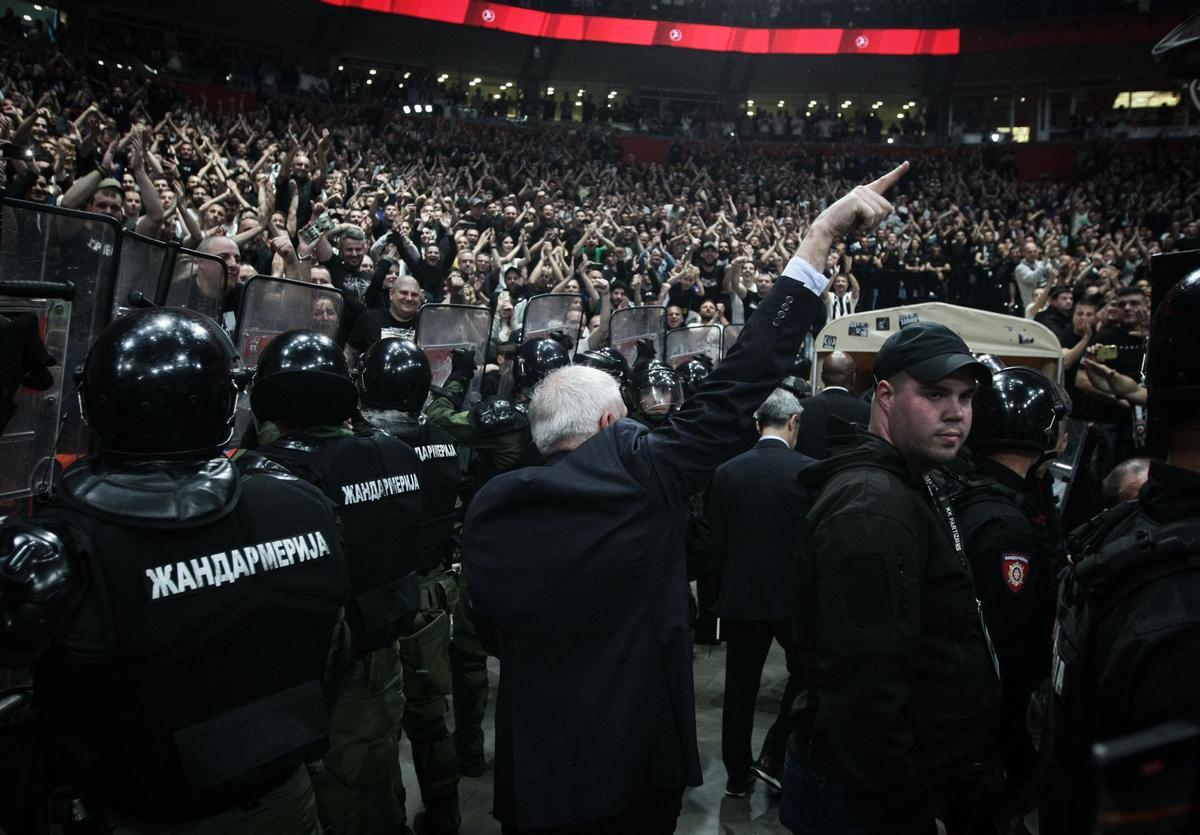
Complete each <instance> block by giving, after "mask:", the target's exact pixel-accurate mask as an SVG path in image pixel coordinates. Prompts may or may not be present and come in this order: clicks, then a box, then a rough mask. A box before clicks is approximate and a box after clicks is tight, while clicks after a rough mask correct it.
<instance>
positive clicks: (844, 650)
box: [809, 497, 934, 835]
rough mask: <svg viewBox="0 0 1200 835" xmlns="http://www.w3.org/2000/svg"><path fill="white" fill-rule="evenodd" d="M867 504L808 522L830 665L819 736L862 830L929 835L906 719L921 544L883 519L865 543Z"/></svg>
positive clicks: (822, 650) (924, 793) (822, 641)
mask: <svg viewBox="0 0 1200 835" xmlns="http://www.w3.org/2000/svg"><path fill="white" fill-rule="evenodd" d="M823 498H825V497H823ZM822 504H825V502H822ZM866 504H869V503H868V502H860V503H856V504H854V505H852V509H851V510H848V511H847V510H844V511H843V512H840V513H838V512H835V513H834V514H833V515H831V516H827V517H822V516H821V515H819V508H818V509H815V510H814V511H813V514H812V515H810V517H809V518H810V523H813V524H815V527H814V529H813V535H814V546H815V547H814V548H813V553H812V560H813V565H814V569H815V570H814V575H815V581H816V605H817V609H818V616H817V622H818V623H819V624H820V629H819V630H817V635H816V636H815V640H816V642H817V646H818V655H819V656H820V657H821V658H822V659H823V661H824V665H823V667H822V670H821V675H820V679H819V684H818V688H817V702H818V705H819V708H818V715H817V720H816V722H817V724H816V729H815V731H814V734H815V736H816V737H817V738H818V739H820V740H822V741H823V745H822V748H823V749H828V756H829V757H830V758H831V759H832V762H833V765H834V769H833V770H834V772H835V774H837V775H839V776H840V778H841V779H843V780H844V781H845V783H846V796H847V804H848V806H849V809H850V812H851V817H852V818H853V819H854V820H855V822H856V823H857V824H859V825H860V826H862V827H863V828H864V829H866V830H867V831H869V832H872V833H887V835H902V834H903V835H909V833H914V835H915V833H923V834H924V833H931V832H933V829H934V823H933V808H932V801H931V798H930V795H929V792H928V790H927V788H926V787H925V786H924V785H923V784H922V781H921V780H920V778H919V777H918V773H919V772H918V768H917V765H916V752H915V750H914V749H915V735H914V732H913V729H912V727H911V726H910V724H909V722H908V721H907V719H906V712H907V711H909V710H911V709H912V708H913V705H912V699H913V692H912V691H913V683H912V681H911V679H910V675H911V672H910V671H911V670H912V668H913V663H914V659H915V656H916V655H917V652H918V642H919V640H920V632H921V599H920V583H919V578H920V576H921V567H922V562H923V561H922V559H921V557H920V551H921V544H920V543H919V542H918V541H917V537H916V536H915V535H914V533H913V532H912V531H911V530H910V529H909V527H908V526H907V525H906V524H904V523H903V522H902V521H901V520H899V519H895V518H893V517H891V516H887V515H882V514H880V515H877V516H874V517H873V518H872V519H871V531H870V534H869V535H866V536H864V532H863V530H862V513H863V512H864V505H866ZM876 504H877V503H876ZM834 506H841V507H843V508H845V505H844V504H843V503H841V502H835V503H834Z"/></svg>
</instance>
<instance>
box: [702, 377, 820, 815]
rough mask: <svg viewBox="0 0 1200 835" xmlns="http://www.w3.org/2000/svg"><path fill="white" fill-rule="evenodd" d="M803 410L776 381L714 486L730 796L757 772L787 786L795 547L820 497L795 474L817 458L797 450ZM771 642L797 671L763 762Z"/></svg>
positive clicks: (796, 683)
mask: <svg viewBox="0 0 1200 835" xmlns="http://www.w3.org/2000/svg"><path fill="white" fill-rule="evenodd" d="M801 412H802V409H801V408H800V401H798V400H797V399H796V396H795V395H794V394H792V393H791V392H790V391H787V390H786V389H782V388H777V389H775V391H774V392H772V394H771V396H770V397H768V398H767V400H766V402H764V403H763V404H762V406H760V407H759V409H758V411H757V412H755V414H754V417H755V418H756V420H757V427H758V432H759V435H760V436H761V437H760V438H759V440H758V443H757V444H755V446H754V448H753V449H751V450H749V451H748V452H744V453H742V454H741V455H739V456H737V457H736V458H734V459H732V460H730V461H728V462H726V463H725V464H722V465H721V466H720V467H718V468H717V472H716V475H715V476H714V477H713V486H712V492H711V493H710V494H709V504H708V506H709V521H710V524H711V526H712V532H713V543H714V548H715V553H716V555H717V571H718V576H719V577H720V587H719V594H718V597H717V616H718V617H719V618H721V634H722V637H723V638H724V639H725V642H726V643H725V646H726V650H725V703H724V708H723V709H722V711H721V758H722V759H723V760H724V762H725V772H726V775H727V777H728V780H727V781H726V783H725V794H726V795H728V796H730V797H745V796H746V795H747V794H749V793H750V791H751V790H753V788H754V779H755V776H756V775H757V776H758V778H759V779H761V780H762V781H763V782H765V783H766V784H767V785H769V786H771V787H772V788H774V789H776V790H777V791H778V790H779V788H780V781H781V780H782V777H783V760H784V755H785V753H786V748H787V736H788V719H789V715H790V713H791V706H792V702H793V701H795V699H796V696H797V694H798V693H799V692H800V689H801V687H802V686H803V682H802V675H801V669H800V656H799V653H798V651H797V649H796V646H795V641H794V639H793V636H792V618H793V616H794V615H795V604H796V593H797V588H796V548H797V547H800V545H801V543H800V541H799V540H800V532H801V531H802V530H803V527H804V526H803V519H804V514H805V513H807V511H808V507H809V504H810V503H811V501H810V498H809V497H808V495H807V492H806V491H805V490H804V489H803V488H801V487H800V484H799V481H798V479H797V477H796V476H797V473H798V472H799V471H800V469H801V468H803V467H805V466H807V465H808V464H811V463H813V459H811V458H809V457H808V456H807V455H801V454H799V453H796V452H794V451H793V449H794V448H795V446H796V438H797V435H799V433H800V420H801V417H800V416H801ZM772 641H778V642H779V645H780V646H781V647H783V651H784V653H785V655H786V658H787V671H788V680H787V685H786V686H785V687H784V691H783V699H782V700H781V703H780V706H779V712H778V716H776V718H775V723H774V724H773V725H772V726H771V729H770V730H769V731H768V732H767V738H766V739H765V740H764V741H763V745H762V749H761V754H760V756H759V758H758V760H757V761H756V760H754V759H752V757H751V736H752V734H753V732H754V708H755V703H756V702H757V700H758V688H759V680H760V678H761V676H762V670H763V664H764V663H765V662H766V660H767V653H768V652H769V651H770V649H771V642H772Z"/></svg>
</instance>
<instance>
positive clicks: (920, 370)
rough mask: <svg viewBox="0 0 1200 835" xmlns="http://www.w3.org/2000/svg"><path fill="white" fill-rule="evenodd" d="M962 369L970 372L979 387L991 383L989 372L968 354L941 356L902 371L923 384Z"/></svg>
mask: <svg viewBox="0 0 1200 835" xmlns="http://www.w3.org/2000/svg"><path fill="white" fill-rule="evenodd" d="M963 369H967V370H969V371H971V373H972V374H973V375H974V377H975V380H976V382H978V383H979V384H980V385H985V384H987V383H989V382H991V379H992V372H991V370H990V369H989V368H988V367H987V366H986V365H984V364H983V363H982V362H980V361H979V360H977V359H975V357H973V356H971V355H970V354H941V355H939V356H936V357H930V358H929V359H927V360H922V361H921V362H918V363H916V364H915V365H910V366H909V367H908V368H906V369H904V370H905V371H907V372H908V373H909V375H911V376H912V377H915V378H916V379H918V380H920V381H921V382H923V383H933V382H936V381H938V380H941V379H944V378H946V377H949V376H950V375H951V374H954V373H955V372H957V371H962V370H963Z"/></svg>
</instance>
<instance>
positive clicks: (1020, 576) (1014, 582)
mask: <svg viewBox="0 0 1200 835" xmlns="http://www.w3.org/2000/svg"><path fill="white" fill-rule="evenodd" d="M1000 558H1001V565H1002V566H1003V570H1004V583H1005V585H1007V586H1008V588H1009V591H1011V592H1012V593H1013V594H1017V593H1019V592H1020V591H1021V589H1023V588H1025V580H1026V578H1027V577H1028V575H1029V557H1027V556H1026V555H1025V554H1001V555H1000Z"/></svg>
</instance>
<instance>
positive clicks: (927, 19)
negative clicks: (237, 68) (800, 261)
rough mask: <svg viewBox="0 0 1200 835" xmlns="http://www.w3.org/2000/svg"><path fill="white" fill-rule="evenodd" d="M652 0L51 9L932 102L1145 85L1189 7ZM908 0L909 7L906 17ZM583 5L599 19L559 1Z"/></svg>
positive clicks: (1108, 1)
mask: <svg viewBox="0 0 1200 835" xmlns="http://www.w3.org/2000/svg"><path fill="white" fill-rule="evenodd" d="M655 5H656V7H657V15H658V17H657V18H656V19H649V18H648V17H647V15H649V14H650V11H649V9H650V6H651V4H650V3H644V2H635V1H634V0H613V1H612V2H605V0H590V2H586V3H585V2H580V0H575V2H565V1H564V0H558V1H557V2H555V0H541V2H525V3H523V4H522V5H521V6H517V5H513V4H506V3H491V2H486V0H294V2H280V0H268V1H267V2H257V3H252V4H247V3H240V2H236V0H213V2H210V3H206V4H162V3H156V2H153V0H121V1H120V2H117V1H116V0H99V1H98V2H87V3H85V2H80V0H64V2H63V3H61V4H60V8H62V9H63V10H68V9H70V10H71V11H72V18H73V20H72V22H73V26H74V28H75V31H76V32H77V33H78V32H79V30H80V29H81V28H84V29H86V20H87V19H88V18H91V17H95V16H98V15H106V16H110V17H116V18H118V19H121V18H125V19H137V20H146V21H157V22H158V23H159V24H162V25H167V26H178V27H190V28H193V29H200V30H203V31H205V32H208V33H211V36H213V37H228V38H229V39H230V40H231V41H233V42H237V41H248V40H255V41H258V42H266V43H270V44H276V45H278V47H279V48H280V49H281V50H288V51H295V50H297V49H299V50H301V51H303V52H304V53H306V54H309V55H312V56H313V58H314V60H319V59H320V57H321V56H327V61H328V60H333V61H337V60H346V61H351V62H359V63H371V62H377V63H378V64H380V65H385V66H386V65H399V64H415V65H419V66H426V67H430V68H439V69H443V70H445V71H447V72H452V73H453V72H459V73H462V74H465V75H467V76H473V75H477V74H488V75H493V76H497V77H506V78H512V79H519V82H520V83H523V84H524V83H528V84H530V85H535V84H545V83H546V82H547V81H549V80H552V79H556V80H564V81H568V82H579V83H585V82H603V83H605V84H610V85H613V86H616V87H621V88H624V89H629V90H635V89H647V88H649V89H654V90H672V91H691V92H693V93H696V94H703V95H705V96H711V97H713V98H716V99H728V100H730V101H736V100H740V99H743V98H744V97H745V95H746V94H747V93H750V92H754V93H759V94H762V95H763V96H764V97H765V98H770V97H774V96H775V95H776V94H783V93H785V92H794V91H796V90H811V91H822V92H827V93H829V94H830V95H831V96H836V95H840V94H844V93H852V92H856V91H860V90H861V91H871V92H873V93H878V94H880V95H884V94H889V93H890V94H895V95H897V96H905V97H908V96H913V97H929V98H932V97H947V96H953V95H958V94H965V93H973V92H979V93H981V92H985V91H992V90H1008V89H1010V90H1011V91H1012V92H1013V93H1014V95H1015V94H1016V92H1017V91H1018V90H1025V89H1029V90H1033V89H1035V88H1042V89H1052V88H1053V89H1059V88H1061V89H1066V87H1067V86H1070V87H1073V88H1087V87H1106V88H1107V87H1111V88H1113V89H1139V88H1143V87H1147V86H1148V85H1149V86H1150V87H1153V86H1155V85H1159V86H1161V85H1163V84H1164V83H1166V77H1165V74H1164V72H1163V71H1162V69H1161V68H1160V67H1158V66H1157V65H1156V64H1155V62H1154V60H1153V59H1152V57H1151V47H1152V46H1153V45H1154V43H1156V42H1157V41H1158V40H1159V39H1161V38H1162V37H1163V36H1164V35H1165V34H1166V33H1167V32H1168V31H1170V30H1171V29H1172V28H1173V27H1175V26H1176V25H1178V24H1179V23H1180V22H1181V21H1183V20H1184V18H1185V17H1186V16H1187V14H1188V12H1189V8H1188V5H1187V4H1183V3H1179V2H1175V0H1145V2H1143V3H1142V4H1140V5H1139V6H1136V7H1131V6H1130V4H1128V3H1124V2H1118V0H1095V2H1082V0H1080V2H1074V0H1064V2H1060V3H1053V4H1051V3H1047V2H1034V0H1012V2H1007V3H986V4H985V3H977V2H975V1H974V0H967V2H962V3H950V2H944V3H943V2H930V3H924V4H910V3H899V2H891V0H855V2H852V3H828V2H822V0H817V1H816V2H812V3H783V4H782V7H783V8H785V9H788V10H791V12H792V18H791V19H790V20H788V21H787V25H778V26H774V25H772V26H763V25H761V24H762V22H763V21H761V20H758V19H757V18H754V17H753V16H752V15H750V14H749V13H746V14H745V15H744V16H743V17H741V18H739V17H738V15H739V14H740V13H741V11H740V10H741V9H742V8H743V7H746V8H749V7H750V6H751V5H754V4H748V3H742V2H741V0H732V2H731V3H729V4H725V3H722V4H709V5H710V6H713V7H722V8H725V7H728V8H727V9H726V11H725V12H723V14H724V16H725V20H726V22H724V23H712V22H709V21H707V20H697V19H696V18H697V12H696V11H695V10H696V9H697V8H699V6H698V5H696V4H691V3H689V2H687V1H686V0H679V2H676V3H667V2H660V3H657V4H655ZM915 6H919V7H920V9H921V10H923V11H920V12H919V13H918V12H914V11H913V7H915ZM586 8H591V9H593V10H596V9H600V10H603V11H604V13H603V14H600V13H598V12H596V11H590V12H588V13H586V14H585V13H581V12H580V13H575V12H572V11H570V10H571V9H586ZM705 8H707V7H705ZM1131 8H1147V9H1149V11H1135V12H1130V11H1129V10H1130V9H1131ZM1054 10H1057V11H1058V12H1059V13H1060V14H1058V15H1055V14H1052V13H1051V12H1052V11H1054ZM793 21H794V22H796V23H798V24H799V23H803V24H804V25H791V23H792V22H793ZM889 21H891V22H892V23H893V24H894V25H888V23H889ZM81 22H82V23H83V24H84V25H83V26H82V27H81V25H80V23H81ZM826 22H828V24H829V25H813V24H814V23H816V24H824V23H826ZM752 24H756V25H752Z"/></svg>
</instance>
